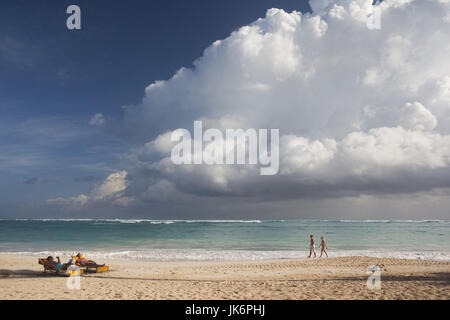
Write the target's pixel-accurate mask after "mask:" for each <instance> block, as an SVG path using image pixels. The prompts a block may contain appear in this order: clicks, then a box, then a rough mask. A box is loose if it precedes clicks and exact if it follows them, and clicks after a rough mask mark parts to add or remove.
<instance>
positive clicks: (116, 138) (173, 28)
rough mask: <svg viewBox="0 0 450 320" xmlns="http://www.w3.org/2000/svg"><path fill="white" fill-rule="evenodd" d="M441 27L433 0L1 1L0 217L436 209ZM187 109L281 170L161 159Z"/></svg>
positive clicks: (442, 1)
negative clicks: (69, 22) (71, 10)
mask: <svg viewBox="0 0 450 320" xmlns="http://www.w3.org/2000/svg"><path fill="white" fill-rule="evenodd" d="M71 4H76V5H78V6H79V7H80V8H81V30H68V29H67V27H66V19H67V17H68V16H69V15H68V14H67V13H66V8H67V7H68V6H69V5H71ZM374 12H378V13H379V17H380V25H379V26H378V27H376V28H373V26H372V27H371V26H370V25H369V23H368V19H370V17H373V14H374ZM449 40H450V1H446V0H426V1H418V0H417V1H414V0H390V1H388V0H387V1H383V2H381V3H379V4H373V3H372V1H370V0H311V3H309V2H308V1H300V0H296V1H287V0H285V1H269V0H258V1H256V0H255V1H234V0H231V1H210V0H209V1H206V0H205V1H203V0H189V1H171V0H170V1H159V0H157V1H153V0H152V1H137V0H135V1H100V0H97V1H59V0H58V1H56V0H52V1H39V2H37V1H34V2H29V1H14V2H4V3H2V4H0V194H1V196H0V218H21V217H27V218H45V217H53V218H54V217H56V218H58V217H61V218H68V217H71V218H95V217H103V218H106V217H121V218H126V217H130V218H134V217H146V218H155V219H164V218H167V219H176V218H178V219H183V218H189V219H192V218H208V219H220V218H239V219H242V218H249V219H252V218H265V219H278V218H280V219H282V218H321V219H323V218H357V219H378V218H380V219H384V218H397V219H434V218H441V219H447V218H450V213H449V212H450V211H449V210H448V209H449V207H450V200H449V199H450V198H449V187H450V132H449V131H450V60H449V59H448V56H450V41H449ZM195 120H202V121H203V123H204V125H205V126H206V127H207V128H219V129H220V130H223V131H225V130H226V129H228V128H245V129H246V128H276V129H279V130H280V168H279V172H278V174H276V175H273V176H261V175H260V174H259V168H258V165H215V166H211V165H204V164H202V165H175V164H174V163H173V162H171V161H170V152H171V150H172V147H173V145H174V143H173V142H172V141H171V140H170V137H171V134H172V132H173V131H174V130H176V129H178V128H186V129H188V130H191V131H192V128H193V122H194V121H195Z"/></svg>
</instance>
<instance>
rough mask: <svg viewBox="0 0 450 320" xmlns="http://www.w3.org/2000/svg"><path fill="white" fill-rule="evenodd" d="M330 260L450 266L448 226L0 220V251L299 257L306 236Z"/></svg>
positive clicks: (168, 256)
mask: <svg viewBox="0 0 450 320" xmlns="http://www.w3.org/2000/svg"><path fill="white" fill-rule="evenodd" d="M310 234H313V235H314V236H315V238H316V246H318V244H319V243H320V236H324V237H325V239H326V241H327V244H328V248H329V254H330V256H348V255H366V256H382V257H404V258H413V259H437V260H450V221H448V220H420V221H419V220H144V219H141V220H137V219H87V220H67V219H66V220H56V219H54V220H53V219H42V220H0V252H15V253H26V254H36V255H42V254H44V255H45V254H52V255H53V254H55V255H57V254H59V255H70V254H71V253H74V252H78V251H82V252H83V253H85V255H89V256H91V257H93V258H95V257H127V258H132V259H149V260H177V259H181V260H240V259H245V260H248V259H271V258H301V257H305V256H306V255H307V254H308V247H309V235H310Z"/></svg>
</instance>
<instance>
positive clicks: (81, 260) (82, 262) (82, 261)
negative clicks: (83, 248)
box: [75, 252, 105, 268]
mask: <svg viewBox="0 0 450 320" xmlns="http://www.w3.org/2000/svg"><path fill="white" fill-rule="evenodd" d="M75 258H76V264H77V265H79V266H80V267H92V268H97V267H103V266H105V264H97V263H96V262H95V261H92V260H88V259H86V258H85V257H84V256H83V255H82V254H81V252H78V254H77V255H76V256H75Z"/></svg>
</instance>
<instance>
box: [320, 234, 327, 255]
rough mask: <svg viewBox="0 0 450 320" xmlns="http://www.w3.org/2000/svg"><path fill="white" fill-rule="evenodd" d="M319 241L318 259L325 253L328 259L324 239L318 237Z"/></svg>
mask: <svg viewBox="0 0 450 320" xmlns="http://www.w3.org/2000/svg"><path fill="white" fill-rule="evenodd" d="M320 239H321V241H320V246H319V247H320V257H319V258H322V254H323V253H325V254H326V255H327V258H328V253H327V243H326V242H325V239H324V238H323V236H322V237H320Z"/></svg>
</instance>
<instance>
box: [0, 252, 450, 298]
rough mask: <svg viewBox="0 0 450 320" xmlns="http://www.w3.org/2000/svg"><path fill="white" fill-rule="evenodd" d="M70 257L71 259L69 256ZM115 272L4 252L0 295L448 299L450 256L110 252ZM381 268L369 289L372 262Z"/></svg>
mask: <svg viewBox="0 0 450 320" xmlns="http://www.w3.org/2000/svg"><path fill="white" fill-rule="evenodd" d="M63 260H64V259H63ZM99 262H102V263H103V262H105V263H107V264H108V265H109V266H110V267H111V271H109V272H107V273H104V274H88V275H85V276H83V277H82V278H81V288H80V290H69V289H67V286H66V281H67V278H65V277H57V276H54V275H48V274H47V275H44V274H43V272H42V270H43V269H42V266H40V265H38V264H37V257H36V256H22V255H14V254H2V255H0V299H2V300H4V299H171V300H173V299H445V300H446V299H449V298H450V262H444V261H428V260H407V259H388V258H368V257H343V258H328V259H299V260H264V261H227V262H223V261H222V262H216V261H212V262H211V261H200V262H199V261H176V262H150V261H139V260H136V261H135V260H119V259H114V260H112V259H108V260H105V261H99ZM371 265H379V266H380V267H381V289H380V290H369V289H368V288H367V285H366V280H367V277H368V276H367V274H366V271H367V267H368V266H371Z"/></svg>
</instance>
